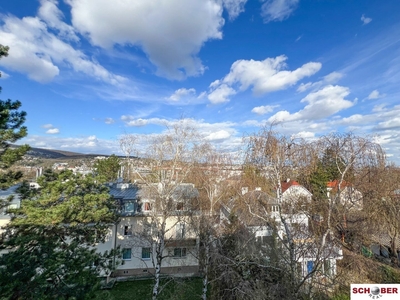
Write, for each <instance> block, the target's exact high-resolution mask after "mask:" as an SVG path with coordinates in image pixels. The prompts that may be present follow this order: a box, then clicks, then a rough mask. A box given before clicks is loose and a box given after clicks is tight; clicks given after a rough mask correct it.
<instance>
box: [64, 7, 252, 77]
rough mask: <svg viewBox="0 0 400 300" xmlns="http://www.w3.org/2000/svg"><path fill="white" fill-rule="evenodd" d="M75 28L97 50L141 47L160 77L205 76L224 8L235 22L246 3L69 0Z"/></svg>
mask: <svg viewBox="0 0 400 300" xmlns="http://www.w3.org/2000/svg"><path fill="white" fill-rule="evenodd" d="M67 3H68V4H69V5H70V6H71V14H72V23H73V25H74V27H75V28H76V29H77V30H79V32H80V33H81V34H83V35H86V36H88V37H89V38H90V41H91V43H92V44H93V45H96V46H100V47H103V48H108V49H111V48H112V47H113V46H114V45H116V44H119V45H123V46H124V45H128V46H131V45H137V46H140V47H141V48H142V49H143V51H144V52H145V53H146V54H147V56H148V58H149V60H150V61H151V62H152V63H153V64H154V65H155V66H156V67H157V74H158V75H160V76H164V77H167V78H170V79H184V78H185V77H187V76H196V75H200V74H202V73H203V72H204V69H205V67H204V66H203V64H202V62H201V61H200V59H199V58H198V56H197V54H198V53H199V51H200V49H201V47H202V46H203V45H204V43H205V42H207V41H208V40H211V39H221V38H222V31H221V29H222V26H223V25H224V22H225V20H224V19H223V17H222V12H223V7H224V6H225V7H226V8H227V9H228V13H229V15H230V16H231V17H234V16H236V15H237V14H239V13H240V11H242V6H243V5H244V3H245V1H241V0H236V1H233V0H231V1H220V0H218V1H217V0H192V1H187V0H147V1H110V0H67Z"/></svg>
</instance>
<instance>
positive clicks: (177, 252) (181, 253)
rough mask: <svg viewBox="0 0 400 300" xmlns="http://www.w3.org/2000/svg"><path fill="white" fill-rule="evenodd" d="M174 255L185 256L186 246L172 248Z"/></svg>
mask: <svg viewBox="0 0 400 300" xmlns="http://www.w3.org/2000/svg"><path fill="white" fill-rule="evenodd" d="M174 257H176V258H180V257H186V248H174Z"/></svg>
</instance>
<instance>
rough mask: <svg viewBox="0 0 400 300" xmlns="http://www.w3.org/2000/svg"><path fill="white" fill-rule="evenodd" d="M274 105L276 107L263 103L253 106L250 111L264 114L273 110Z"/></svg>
mask: <svg viewBox="0 0 400 300" xmlns="http://www.w3.org/2000/svg"><path fill="white" fill-rule="evenodd" d="M275 107H278V105H264V106H257V107H254V108H253V109H252V110H251V112H253V113H255V114H257V115H265V114H267V113H270V112H272V111H273V110H274V108H275Z"/></svg>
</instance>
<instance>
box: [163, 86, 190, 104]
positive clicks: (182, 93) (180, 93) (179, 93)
mask: <svg viewBox="0 0 400 300" xmlns="http://www.w3.org/2000/svg"><path fill="white" fill-rule="evenodd" d="M195 94H196V90H195V89H193V88H191V89H186V88H181V89H178V90H176V91H175V92H174V93H173V94H172V95H171V96H170V97H168V99H169V100H171V101H174V102H177V101H179V100H180V99H181V98H185V97H188V96H194V95H195Z"/></svg>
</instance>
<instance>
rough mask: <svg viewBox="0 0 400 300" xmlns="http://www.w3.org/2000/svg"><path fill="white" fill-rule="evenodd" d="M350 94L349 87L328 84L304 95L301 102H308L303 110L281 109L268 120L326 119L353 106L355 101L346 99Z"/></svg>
mask: <svg viewBox="0 0 400 300" xmlns="http://www.w3.org/2000/svg"><path fill="white" fill-rule="evenodd" d="M349 94H350V90H349V88H347V87H343V86H338V85H335V86H333V85H328V86H326V87H324V88H322V89H320V90H318V91H316V92H312V93H310V94H308V95H307V96H306V97H304V98H303V99H302V100H301V103H307V105H306V106H305V107H304V108H303V109H302V110H300V111H298V112H295V113H292V114H291V113H290V112H288V111H286V110H283V111H279V112H277V113H276V114H275V115H273V116H271V117H270V118H269V119H268V121H269V122H284V121H299V120H308V121H310V120H320V119H324V118H327V117H329V116H332V115H334V114H336V113H338V112H339V111H341V110H344V109H347V108H350V107H352V106H353V105H354V102H351V101H349V100H346V99H345V97H347V96H348V95H349Z"/></svg>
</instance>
